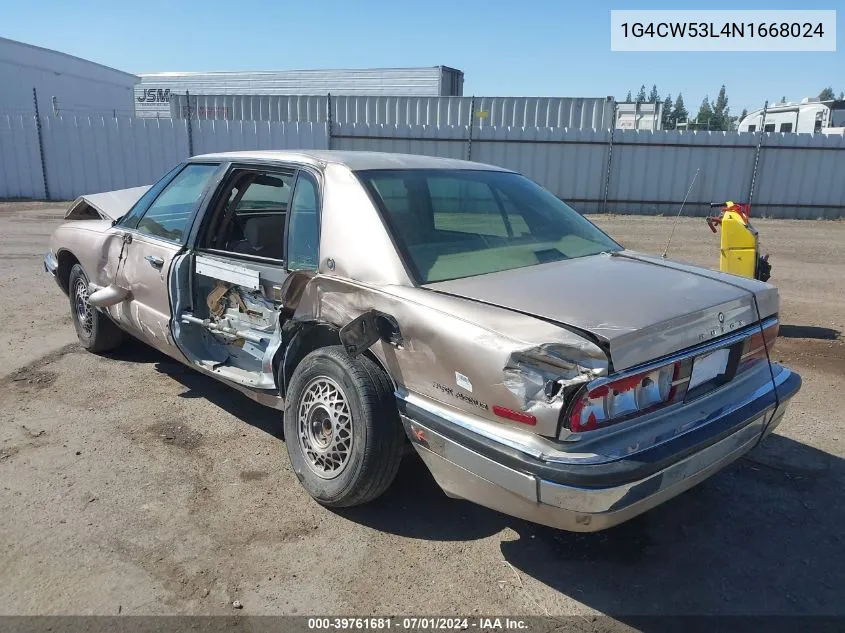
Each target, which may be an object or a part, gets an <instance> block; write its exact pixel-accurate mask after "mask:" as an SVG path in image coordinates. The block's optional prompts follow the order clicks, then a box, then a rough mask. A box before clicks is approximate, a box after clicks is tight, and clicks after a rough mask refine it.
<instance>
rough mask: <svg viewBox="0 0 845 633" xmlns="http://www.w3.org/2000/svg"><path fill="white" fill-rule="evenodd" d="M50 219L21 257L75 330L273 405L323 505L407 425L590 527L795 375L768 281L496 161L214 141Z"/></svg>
mask: <svg viewBox="0 0 845 633" xmlns="http://www.w3.org/2000/svg"><path fill="white" fill-rule="evenodd" d="M66 218H67V220H69V221H68V222H67V223H66V224H64V225H62V226H61V227H59V228H58V229H57V230H56V232H55V233H54V235H53V237H52V241H51V245H50V251H49V253H48V254H47V255H46V257H45V260H44V265H45V268H46V270H47V271H49V272H50V273H51V274H53V275H54V276H55V278H56V281H57V282H58V285H59V286H60V287H61V289H62V290H63V291H64V292H65V293H66V294H67V295H68V297H69V300H70V309H71V314H72V316H73V321H74V324H75V326H76V332H77V334H78V336H79V340H80V342H81V344H82V345H83V346H84V347H85V348H87V349H89V350H91V351H92V352H103V351H106V350H109V349H112V348H114V347H116V346H117V345H119V344H120V342H121V339H122V338H123V336H124V334H125V333H128V334H130V335H132V336H133V337H136V338H138V339H140V340H142V341H145V342H146V343H148V344H150V345H152V346H153V347H155V348H157V349H159V350H161V351H162V352H164V353H165V354H168V355H170V356H172V357H173V358H176V359H178V360H179V361H181V362H183V363H185V364H186V365H188V366H190V367H193V368H194V369H196V370H197V371H199V372H201V373H204V374H207V375H208V376H211V377H213V378H216V379H217V380H219V381H221V382H223V383H225V384H227V385H229V386H231V387H234V388H235V389H238V390H240V391H242V392H243V393H245V394H247V395H248V396H250V397H252V398H254V399H255V400H257V401H259V402H261V403H264V404H266V405H268V406H271V407H276V408H278V409H281V410H283V411H284V416H283V419H284V433H285V442H286V444H287V451H288V454H289V456H290V462H291V465H292V468H293V470H294V472H296V474H297V476H298V478H299V480H300V482H301V484H302V485H303V486H304V487H305V489H306V490H307V491H308V492H309V493H310V494H311V496H313V497H314V499H316V500H317V501H318V502H319V503H321V504H324V505H326V506H331V507H341V506H351V505H355V504H361V503H365V502H367V501H370V500H372V499H374V498H375V497H377V496H378V495H380V494H381V493H382V492H384V491H385V489H387V487H388V486H389V485H390V483H391V481H392V480H393V478H394V476H395V474H396V471H397V468H398V467H399V462H400V459H401V458H402V456H403V454H405V453H406V452H407V451H408V447H409V446H413V448H414V449H415V450H416V451H417V453H419V455H420V456H421V457H422V459H423V460H424V462H425V464H426V465H427V467H428V468H429V469H430V471H431V473H432V475H433V476H434V478H435V480H436V481H437V483H438V484H439V485H440V486H441V487H442V488H443V490H444V491H445V492H446V494H447V495H449V496H451V497H457V498H463V499H468V500H470V501H474V502H476V503H479V504H481V505H484V506H487V507H490V508H494V509H496V510H499V511H501V512H504V513H507V514H510V515H514V516H518V517H523V518H525V519H528V520H530V521H534V522H537V523H542V524H546V525H550V526H555V527H558V528H563V529H566V530H574V531H593V530H600V529H604V528H607V527H609V526H612V525H615V524H618V523H620V522H622V521H625V520H627V519H629V518H631V517H633V516H635V515H637V514H640V513H641V512H644V511H646V510H648V509H649V508H652V507H654V506H655V505H657V504H659V503H661V502H663V501H666V500H667V499H669V498H671V497H674V496H675V495H677V494H679V493H681V492H682V491H684V490H687V489H688V488H690V487H692V486H693V485H695V484H696V483H698V482H700V481H702V480H703V479H705V478H706V477H708V476H710V475H712V474H713V473H715V472H717V471H718V470H719V469H721V468H723V467H724V466H726V465H727V464H729V463H730V462H732V461H734V460H736V459H737V458H739V457H740V456H741V455H743V454H744V453H746V452H747V451H748V450H750V449H751V448H752V447H754V446H755V445H756V444H757V443H758V442H759V441H760V440H761V439H762V438H763V437H765V436H766V435H767V434H768V433H770V432H771V431H772V429H774V428H775V427H776V426H777V425H778V423H779V422H780V421H781V419H782V417H783V415H784V411H785V408H786V405H787V402H788V401H789V399H790V398H791V397H792V396H793V395H794V394H795V393H796V392H797V391H798V389H799V387H800V384H801V379H800V377H799V376H798V375H797V374H795V373H793V372H792V371H790V370H789V369H787V368H785V367H782V366H780V365H778V364H776V363H773V362H771V360H770V354H771V349H772V345H773V343H774V342H775V338H776V336H777V333H778V327H779V326H778V294H777V290H776V289H775V288H774V287H772V286H770V285H768V284H765V283H762V282H758V281H754V280H750V279H746V278H742V277H734V276H731V275H726V274H722V273H718V272H713V271H711V270H706V269H702V268H697V267H694V266H689V265H685V264H681V263H676V262H672V261H669V260H665V259H661V258H656V257H650V256H648V255H644V254H641V253H637V252H633V251H630V250H627V249H625V248H624V247H622V246H620V245H619V244H618V243H616V242H615V241H614V240H612V239H611V238H610V237H608V236H607V235H605V234H604V233H603V232H602V231H600V230H599V229H598V228H596V227H595V226H594V225H593V224H591V223H590V222H589V221H587V220H586V219H584V218H583V217H582V216H581V215H579V214H578V213H577V212H576V211H574V210H573V209H571V208H570V207H569V206H567V205H566V204H565V203H564V202H562V201H560V200H559V199H558V198H556V197H555V196H554V195H552V194H551V193H549V192H548V191H546V190H545V189H543V188H542V187H540V186H538V185H537V184H535V183H533V182H532V181H530V180H529V179H527V178H525V177H523V176H521V175H519V174H517V173H514V172H511V171H508V170H505V169H500V168H498V167H492V166H489V165H482V164H478V163H471V162H464V161H458V160H450V159H439V158H429V157H423V156H408V155H398V154H381V153H368V152H331V151H307V152H293V151H285V152H281V151H278V152H277V151H262V152H238V153H225V154H213V155H206V156H197V157H194V158H191V159H190V160H188V161H187V162H185V163H182V164H180V165H177V166H176V167H174V168H173V169H172V170H171V171H170V172H169V173H167V174H166V175H165V176H164V177H163V178H162V179H161V180H159V181H158V182H157V183H155V184H154V185H152V186H151V187H149V188H138V189H131V190H122V191H116V192H110V193H104V194H95V195H92V196H83V197H81V198H79V199H77V200H76V201H75V202H74V203H73V204H72V205H71V207H70V209H69V211H68V213H67V216H66ZM727 501H728V500H726V502H727Z"/></svg>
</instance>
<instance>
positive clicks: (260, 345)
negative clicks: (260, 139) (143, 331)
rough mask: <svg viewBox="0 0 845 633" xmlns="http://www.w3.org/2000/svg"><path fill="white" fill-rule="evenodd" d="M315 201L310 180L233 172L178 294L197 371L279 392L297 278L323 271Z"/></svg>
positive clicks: (290, 173) (289, 174)
mask: <svg viewBox="0 0 845 633" xmlns="http://www.w3.org/2000/svg"><path fill="white" fill-rule="evenodd" d="M317 202H318V190H317V188H316V180H315V179H314V178H313V176H310V175H308V174H304V172H299V173H297V171H296V170H293V169H291V170H285V169H267V168H257V167H246V166H243V167H235V168H233V169H232V170H231V172H230V173H229V174H228V176H227V178H226V180H225V181H224V184H223V185H222V186H221V188H220V190H219V195H218V196H217V199H216V200H215V201H213V202H212V205H211V207H210V208H209V210H208V211H207V213H206V218H205V219H204V220H203V225H202V227H201V229H200V233H199V235H198V238H197V245H196V248H195V250H194V251H193V252H192V253H191V254H190V257H189V258H187V259H186V261H185V262H184V263H183V264H182V265H181V268H182V269H183V271H182V274H183V276H185V277H188V279H186V280H185V281H186V282H189V283H188V284H187V285H184V284H180V283H179V282H178V280H177V281H176V282H175V283H176V285H175V286H174V293H176V294H179V295H181V296H180V298H179V300H178V303H179V305H180V318H179V319H178V321H179V329H180V334H179V341H180V343H181V344H182V347H183V348H184V349H185V351H186V352H187V353H188V354H189V356H190V357H191V360H192V361H193V362H195V363H197V364H199V365H201V366H203V367H204V368H205V369H207V370H209V371H213V372H215V373H217V374H219V375H221V376H222V377H224V378H227V379H229V380H232V381H234V382H237V383H239V384H242V385H245V386H248V387H252V388H255V389H275V386H276V383H275V376H274V363H273V360H274V357H275V355H276V353H277V352H278V351H279V349H280V347H281V345H282V343H283V334H282V324H283V323H284V321H285V320H286V319H288V318H289V317H290V316H292V314H293V309H294V308H295V305H296V302H297V301H298V298H299V296H300V295H301V292H302V290H303V288H304V284H303V276H302V275H291V271H296V270H303V269H304V270H315V269H316V267H317V261H318V259H317V249H318V241H319V232H318V231H317V230H316V227H317V226H318V220H317V218H318V204H317ZM309 229H313V230H309ZM186 273H187V274H186ZM187 287H189V288H190V296H189V297H188V296H186V295H187V293H186V292H185V291H184V288H187ZM180 288H181V289H182V290H180Z"/></svg>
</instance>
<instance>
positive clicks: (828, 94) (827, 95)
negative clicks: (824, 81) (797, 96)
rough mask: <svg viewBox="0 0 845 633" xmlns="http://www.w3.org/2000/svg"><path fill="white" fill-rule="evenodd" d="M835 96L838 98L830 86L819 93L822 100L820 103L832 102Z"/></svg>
mask: <svg viewBox="0 0 845 633" xmlns="http://www.w3.org/2000/svg"><path fill="white" fill-rule="evenodd" d="M835 96H836V95H835V94H834V93H833V88H831V87H830V86H828V87H827V88H825V89H824V90H822V91H821V92H820V93H819V100H820V101H830V100H831V99H833V98H834V97H835Z"/></svg>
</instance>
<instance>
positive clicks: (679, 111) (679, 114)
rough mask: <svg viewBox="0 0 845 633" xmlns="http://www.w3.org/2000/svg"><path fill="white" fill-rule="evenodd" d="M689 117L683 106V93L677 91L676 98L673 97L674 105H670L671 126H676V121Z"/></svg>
mask: <svg viewBox="0 0 845 633" xmlns="http://www.w3.org/2000/svg"><path fill="white" fill-rule="evenodd" d="M688 118H689V112H687V108H686V106H684V95H682V94H681V93H678V98H677V99H675V105H674V106H672V127H673V128H677V127H678V123H680V122H681V121H686V120H687V119H688Z"/></svg>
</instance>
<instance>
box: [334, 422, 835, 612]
mask: <svg viewBox="0 0 845 633" xmlns="http://www.w3.org/2000/svg"><path fill="white" fill-rule="evenodd" d="M843 485H845V464H844V463H843V460H842V459H839V458H837V457H835V456H832V455H830V454H828V453H824V452H821V451H818V450H816V449H814V448H811V447H809V446H806V445H804V444H801V443H798V442H795V441H793V440H790V439H787V438H785V437H782V436H779V435H772V436H770V437H769V438H767V440H766V442H765V443H764V444H763V445H761V446H760V447H758V448H757V449H755V450H754V451H752V452H751V453H749V454H748V455H747V456H746V457H745V458H743V459H742V460H740V461H739V462H737V463H736V464H734V465H733V466H731V467H729V468H728V469H727V470H725V471H723V472H721V473H718V474H717V475H715V476H714V477H712V478H711V479H709V480H707V481H705V482H704V483H702V484H700V485H699V486H697V487H695V488H693V489H692V490H690V491H688V492H687V493H685V494H683V495H681V496H679V497H677V498H676V499H673V500H671V501H669V502H667V503H665V504H663V505H662V506H659V507H657V508H655V509H654V510H652V511H650V512H648V513H646V514H645V515H642V516H640V517H637V518H635V519H633V520H632V521H630V522H628V523H625V524H623V525H620V526H618V527H615V528H612V529H609V530H606V531H603V532H597V533H592V534H578V533H570V532H564V531H560V530H555V529H552V528H547V527H543V526H539V525H535V524H532V523H529V522H527V521H523V520H520V519H515V518H512V517H508V516H505V515H502V514H500V513H498V512H494V511H492V510H487V509H485V508H481V507H479V506H475V505H474V504H471V503H468V502H465V501H459V500H453V499H449V498H448V497H446V495H445V494H443V493H442V492H441V491H440V489H439V488H438V487H437V485H436V484H435V483H434V481H433V479H432V478H431V476H430V475H429V473H428V472H427V471H426V469H425V466H424V465H423V464H422V462H421V460H420V459H419V458H417V457H416V455H411V456H409V458H406V459H405V460H404V461H403V465H402V468H401V469H400V473H399V475H398V477H397V479H396V482H395V483H394V485H393V486H392V487H391V488H390V490H389V491H388V492H387V493H386V494H385V495H384V496H383V497H381V498H380V499H378V500H376V501H375V502H373V503H371V504H368V505H366V506H362V507H359V508H351V509H347V510H344V511H339V512H338V514H341V515H342V516H345V517H346V518H348V519H350V520H353V521H356V522H359V523H363V524H366V525H368V526H370V527H372V528H375V529H378V530H384V531H387V532H392V533H395V534H398V535H401V536H406V537H410V538H420V539H427V540H468V539H477V538H483V537H486V536H490V535H492V534H496V533H498V532H500V531H501V530H502V529H503V528H505V527H510V528H511V529H513V530H514V531H515V532H517V534H518V535H519V538H517V539H515V540H503V541H502V542H501V545H500V547H501V553H502V557H503V563H504V562H505V561H506V562H507V563H509V564H511V565H512V566H513V567H514V569H516V570H517V572H518V573H520V574H524V575H525V576H528V577H530V578H533V579H536V580H538V581H540V582H542V583H543V584H545V585H547V586H549V587H551V588H553V589H555V590H557V591H559V592H561V593H563V594H566V595H568V596H570V597H571V598H574V599H575V600H577V601H579V602H582V603H584V604H586V605H587V606H589V607H591V608H593V609H596V610H598V611H600V612H603V613H606V614H609V615H613V616H615V617H617V618H619V619H621V620H623V621H624V620H625V617H626V616H638V615H639V616H643V615H646V616H648V615H664V614H675V615H687V614H702V615H703V614H730V615H748V614H755V615H756V614H832V613H836V614H845V603H843V601H842V595H843V590H845V572H843V569H845V547H843V545H845V543H844V542H843V541H845V537H843V532H842V526H843V525H845V506H844V505H843V504H842V503H841V491H842V489H843ZM505 538H507V537H505ZM525 584H526V586H527V587H528V588H527V589H526V590H527V591H532V589H531V588H530V580H528V579H526V580H525ZM535 587H536V585H535ZM546 595H547V596H548V595H549V594H546ZM532 597H533V598H535V599H536V600H537V601H539V603H540V604H541V605H542V604H543V601H542V598H543V592H542V591H541V592H540V593H536V592H535V593H534V594H533V596H532ZM549 610H550V611H551V612H553V611H554V607H553V605H549ZM630 623H631V624H632V626H637V627H645V628H647V626H646V624H645V623H643V622H636V621H635V620H631V621H630Z"/></svg>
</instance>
